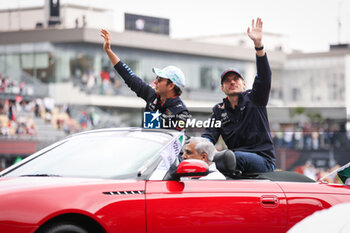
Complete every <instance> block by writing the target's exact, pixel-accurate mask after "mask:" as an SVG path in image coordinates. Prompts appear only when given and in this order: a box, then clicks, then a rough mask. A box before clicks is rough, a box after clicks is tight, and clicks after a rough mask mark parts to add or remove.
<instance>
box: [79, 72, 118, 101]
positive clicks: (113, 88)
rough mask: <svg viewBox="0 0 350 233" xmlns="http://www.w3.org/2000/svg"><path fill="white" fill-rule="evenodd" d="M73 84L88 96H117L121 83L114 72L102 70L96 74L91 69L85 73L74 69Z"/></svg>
mask: <svg viewBox="0 0 350 233" xmlns="http://www.w3.org/2000/svg"><path fill="white" fill-rule="evenodd" d="M74 73H75V75H74V77H75V84H78V85H80V86H81V89H82V90H83V91H85V92H86V93H88V94H100V95H118V94H119V93H120V87H121V81H120V78H119V77H118V76H117V75H116V73H115V71H113V70H111V71H109V70H108V68H104V69H103V70H101V72H100V73H99V74H98V72H96V71H94V69H93V68H91V67H90V68H88V69H87V70H86V71H81V69H79V68H76V69H75V72H74Z"/></svg>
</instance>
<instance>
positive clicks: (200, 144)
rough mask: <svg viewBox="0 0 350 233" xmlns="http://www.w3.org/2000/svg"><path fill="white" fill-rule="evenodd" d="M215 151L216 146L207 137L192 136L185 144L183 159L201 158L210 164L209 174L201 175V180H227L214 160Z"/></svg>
mask: <svg viewBox="0 0 350 233" xmlns="http://www.w3.org/2000/svg"><path fill="white" fill-rule="evenodd" d="M215 152H216V149H215V146H214V145H213V143H211V142H209V141H208V140H207V139H205V138H201V137H192V138H191V139H190V140H189V143H188V144H186V145H185V150H184V154H183V155H182V159H183V160H186V159H199V160H202V161H204V162H206V163H207V164H208V166H209V174H208V175H206V176H203V177H201V178H200V180H226V178H225V176H224V175H223V174H222V173H221V172H219V170H218V169H217V168H216V166H215V163H214V162H213V159H214V155H215Z"/></svg>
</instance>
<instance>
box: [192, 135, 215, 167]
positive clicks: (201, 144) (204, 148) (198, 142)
mask: <svg viewBox="0 0 350 233" xmlns="http://www.w3.org/2000/svg"><path fill="white" fill-rule="evenodd" d="M189 143H193V144H195V146H194V149H195V150H196V151H197V152H198V153H199V154H202V153H203V152H204V153H206V154H207V156H208V160H209V161H210V162H212V161H213V159H214V155H215V152H216V149H215V146H214V145H213V143H211V142H210V141H209V140H208V139H205V138H202V137H191V139H190V141H189Z"/></svg>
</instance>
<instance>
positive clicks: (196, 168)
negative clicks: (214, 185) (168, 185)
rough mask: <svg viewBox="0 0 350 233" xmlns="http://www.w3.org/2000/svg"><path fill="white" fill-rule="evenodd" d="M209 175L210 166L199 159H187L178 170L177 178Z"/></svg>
mask: <svg viewBox="0 0 350 233" xmlns="http://www.w3.org/2000/svg"><path fill="white" fill-rule="evenodd" d="M208 174H209V166H208V164H207V163H206V162H204V161H202V160H199V159H186V160H184V161H182V162H181V163H180V164H179V166H178V167H177V169H176V174H175V175H176V176H177V177H179V178H180V177H201V176H206V175H208Z"/></svg>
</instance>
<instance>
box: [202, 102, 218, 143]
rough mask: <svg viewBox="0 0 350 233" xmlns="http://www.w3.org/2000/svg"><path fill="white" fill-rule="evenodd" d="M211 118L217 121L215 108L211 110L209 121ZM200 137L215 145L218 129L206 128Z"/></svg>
mask: <svg viewBox="0 0 350 233" xmlns="http://www.w3.org/2000/svg"><path fill="white" fill-rule="evenodd" d="M212 118H214V119H215V120H218V119H217V118H216V116H215V107H214V108H213V113H212V114H211V116H210V119H212ZM202 137H203V138H206V139H209V140H210V141H211V142H212V143H213V144H214V145H215V144H216V142H217V141H218V139H219V137H220V129H219V128H215V127H208V128H206V129H205V132H204V133H203V134H202Z"/></svg>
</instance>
